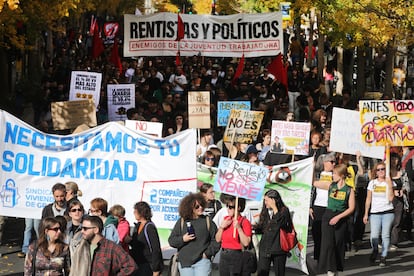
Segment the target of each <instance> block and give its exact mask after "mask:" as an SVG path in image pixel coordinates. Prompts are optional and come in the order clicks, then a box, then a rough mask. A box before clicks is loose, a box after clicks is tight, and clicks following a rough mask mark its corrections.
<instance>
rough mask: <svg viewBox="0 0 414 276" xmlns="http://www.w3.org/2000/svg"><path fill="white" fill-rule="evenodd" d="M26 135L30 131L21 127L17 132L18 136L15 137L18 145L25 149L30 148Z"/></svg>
mask: <svg viewBox="0 0 414 276" xmlns="http://www.w3.org/2000/svg"><path fill="white" fill-rule="evenodd" d="M27 134H30V129H28V128H23V127H21V128H20V130H19V136H18V137H17V144H18V145H21V146H25V147H28V146H30V143H29V136H28V135H27Z"/></svg>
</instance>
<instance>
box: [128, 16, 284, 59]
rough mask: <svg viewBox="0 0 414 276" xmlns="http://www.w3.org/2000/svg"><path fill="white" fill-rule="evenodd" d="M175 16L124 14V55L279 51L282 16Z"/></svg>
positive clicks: (238, 54)
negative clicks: (181, 31)
mask: <svg viewBox="0 0 414 276" xmlns="http://www.w3.org/2000/svg"><path fill="white" fill-rule="evenodd" d="M180 16H181V18H182V20H183V23H184V38H183V39H181V40H180V41H179V42H178V41H176V39H177V30H178V23H177V22H178V16H177V14H175V13H156V14H151V15H141V16H136V15H132V14H125V15H124V22H125V23H124V39H125V42H124V56H125V57H132V56H176V54H177V52H178V51H180V54H181V55H182V56H194V55H202V56H216V57H241V56H242V55H243V53H244V56H245V57H258V56H276V55H277V54H279V53H280V52H281V51H282V49H283V29H282V13H281V12H275V13H260V14H235V15H225V16H222V15H220V16H215V15H194V14H180Z"/></svg>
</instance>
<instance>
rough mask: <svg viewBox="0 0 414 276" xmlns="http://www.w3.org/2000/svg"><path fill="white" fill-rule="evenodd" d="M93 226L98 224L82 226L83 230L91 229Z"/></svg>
mask: <svg viewBox="0 0 414 276" xmlns="http://www.w3.org/2000/svg"><path fill="white" fill-rule="evenodd" d="M93 228H96V226H89V227H87V226H82V230H83V231H87V230H89V229H93Z"/></svg>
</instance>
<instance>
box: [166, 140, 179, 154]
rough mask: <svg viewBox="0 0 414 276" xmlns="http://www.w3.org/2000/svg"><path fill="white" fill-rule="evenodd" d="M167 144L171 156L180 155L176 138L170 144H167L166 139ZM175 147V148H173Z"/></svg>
mask: <svg viewBox="0 0 414 276" xmlns="http://www.w3.org/2000/svg"><path fill="white" fill-rule="evenodd" d="M167 145H168V146H169V148H170V155H171V156H179V155H180V144H179V143H178V141H177V140H173V141H172V144H169V143H168V141H167ZM174 148H175V150H174Z"/></svg>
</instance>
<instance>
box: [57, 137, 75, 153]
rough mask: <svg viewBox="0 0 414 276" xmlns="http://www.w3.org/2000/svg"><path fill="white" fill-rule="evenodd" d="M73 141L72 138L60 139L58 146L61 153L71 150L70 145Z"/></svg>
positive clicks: (71, 146)
mask: <svg viewBox="0 0 414 276" xmlns="http://www.w3.org/2000/svg"><path fill="white" fill-rule="evenodd" d="M72 140H73V138H72V137H62V138H61V139H60V144H61V146H62V149H61V150H62V151H63V150H71V149H72V148H73V144H72V143H71V142H72Z"/></svg>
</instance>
